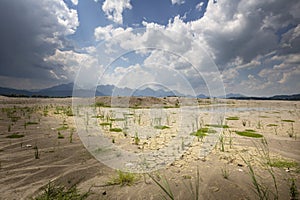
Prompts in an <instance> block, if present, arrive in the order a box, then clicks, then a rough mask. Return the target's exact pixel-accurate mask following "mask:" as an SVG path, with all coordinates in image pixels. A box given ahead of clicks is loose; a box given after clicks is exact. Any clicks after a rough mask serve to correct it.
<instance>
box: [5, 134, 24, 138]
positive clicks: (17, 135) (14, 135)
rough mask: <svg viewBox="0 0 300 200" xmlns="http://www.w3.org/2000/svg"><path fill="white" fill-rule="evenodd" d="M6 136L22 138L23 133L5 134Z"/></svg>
mask: <svg viewBox="0 0 300 200" xmlns="http://www.w3.org/2000/svg"><path fill="white" fill-rule="evenodd" d="M6 137H7V138H22V137H24V135H22V134H18V133H13V134H11V135H8V136H6Z"/></svg>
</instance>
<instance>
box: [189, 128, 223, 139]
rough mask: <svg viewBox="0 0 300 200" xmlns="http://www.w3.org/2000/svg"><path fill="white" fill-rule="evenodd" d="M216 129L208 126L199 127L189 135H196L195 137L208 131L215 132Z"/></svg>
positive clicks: (201, 135)
mask: <svg viewBox="0 0 300 200" xmlns="http://www.w3.org/2000/svg"><path fill="white" fill-rule="evenodd" d="M216 132H217V131H216V130H213V129H209V128H200V129H198V130H197V131H196V132H193V133H191V135H194V136H197V137H204V136H207V134H208V133H216Z"/></svg>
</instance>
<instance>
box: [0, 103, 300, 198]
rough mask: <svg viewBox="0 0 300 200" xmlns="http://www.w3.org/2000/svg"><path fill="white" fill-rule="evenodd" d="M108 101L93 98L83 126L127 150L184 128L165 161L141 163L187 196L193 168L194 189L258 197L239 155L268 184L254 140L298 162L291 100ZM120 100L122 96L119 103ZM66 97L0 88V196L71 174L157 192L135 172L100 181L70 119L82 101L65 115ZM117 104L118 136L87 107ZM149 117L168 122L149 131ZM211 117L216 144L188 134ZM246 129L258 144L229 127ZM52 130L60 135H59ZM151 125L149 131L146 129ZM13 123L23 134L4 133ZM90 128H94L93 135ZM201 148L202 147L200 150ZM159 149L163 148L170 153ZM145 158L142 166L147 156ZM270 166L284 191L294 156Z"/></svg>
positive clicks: (284, 194)
mask: <svg viewBox="0 0 300 200" xmlns="http://www.w3.org/2000/svg"><path fill="white" fill-rule="evenodd" d="M92 102H93V101H92ZM97 102H101V105H102V106H103V105H104V106H105V105H109V104H110V102H112V101H111V99H110V98H109V97H99V98H97ZM124 102H125V103H124ZM114 105H115V106H117V107H118V108H110V107H96V108H95V110H94V112H95V113H91V114H90V115H89V119H90V120H91V121H89V124H88V125H87V128H88V130H93V127H96V128H97V130H101V135H104V136H105V137H107V138H108V141H109V142H111V143H113V144H114V145H117V146H120V147H121V148H122V149H125V150H126V151H128V152H131V153H133V154H134V153H135V154H137V153H145V152H159V150H160V149H163V148H164V147H165V146H167V144H168V143H169V142H171V141H172V138H176V137H177V136H178V135H179V136H180V134H181V132H182V133H185V134H187V135H188V136H189V138H192V139H191V141H189V142H185V141H184V147H183V148H182V151H181V150H178V152H179V153H178V155H176V156H174V158H172V159H170V160H172V161H169V160H167V161H168V163H166V165H162V166H161V167H160V169H159V170H157V171H154V172H153V171H152V172H150V173H151V174H152V175H153V176H154V177H156V178H158V177H161V180H160V182H161V183H163V180H162V179H167V180H168V182H169V184H170V187H171V189H172V191H173V193H174V196H175V199H191V198H192V196H191V192H190V191H189V183H190V182H191V183H192V185H193V186H195V181H196V180H197V170H198V171H199V176H200V186H199V188H200V195H199V198H200V199H258V196H257V194H255V190H254V188H253V185H252V182H251V181H252V180H251V176H250V175H249V168H248V167H247V165H246V163H245V162H244V161H243V159H245V160H246V161H249V162H250V163H251V165H252V166H253V169H254V170H255V173H256V174H257V178H258V180H259V181H261V183H262V184H263V185H264V186H268V187H269V191H270V192H272V191H275V189H274V182H273V179H272V177H271V174H270V173H269V172H268V165H264V163H265V162H266V159H265V158H264V157H263V155H262V151H261V149H264V150H266V149H268V151H267V152H269V155H270V157H271V159H277V160H282V161H293V162H296V163H298V164H299V163H300V140H299V138H300V102H298V101H251V100H247V101H237V100H196V99H184V98H177V97H170V98H121V97H120V98H118V99H117V101H115V100H114ZM120 105H126V106H125V108H120V107H122V106H120ZM71 106H72V99H55V98H51V99H38V98H7V97H0V194H1V195H0V199H30V198H34V197H35V196H37V195H39V194H40V193H41V192H42V188H43V187H44V186H45V185H47V184H48V183H49V181H51V182H53V183H54V184H55V185H61V186H65V187H70V186H72V185H74V184H76V185H77V188H78V189H79V190H80V191H81V192H86V191H88V190H90V195H89V196H88V199H161V195H165V194H164V193H163V191H162V190H161V189H160V188H159V187H158V186H157V185H156V184H155V183H154V182H153V180H151V178H149V176H148V175H146V174H138V175H136V177H138V180H137V181H136V182H135V183H134V184H133V185H131V186H120V185H108V184H107V183H108V182H109V181H110V180H112V177H114V176H116V175H117V172H116V170H115V169H112V168H110V167H109V166H107V165H105V164H103V163H101V162H99V161H98V160H97V159H96V158H95V157H97V154H96V153H95V151H94V152H93V151H92V150H91V146H92V145H91V146H90V147H87V148H86V147H85V146H84V145H86V146H87V144H86V140H84V138H82V134H83V133H82V132H80V131H79V130H80V129H82V127H81V128H80V127H78V121H76V119H77V120H78V117H79V119H85V114H84V113H81V111H82V110H79V111H78V113H76V112H77V111H76V109H75V110H74V111H73V114H74V115H75V116H68V114H67V112H66V110H68V109H71V108H72V107H71ZM197 106H198V107H197ZM224 106H226V112H225V113H222V114H221V115H220V116H221V117H222V116H223V115H224V116H223V118H221V117H220V116H218V117H216V110H217V111H218V109H219V108H224ZM123 107H124V106H123ZM126 107H132V108H126ZM194 107H197V108H194ZM90 108H92V107H90ZM157 108H161V109H158V110H160V112H159V113H162V117H161V120H157V119H155V118H160V115H159V113H155V110H156V109H157ZM93 109H94V108H93ZM122 109H123V110H122ZM197 109H198V110H197ZM161 110H162V111H161ZM212 110H214V112H213V111H212ZM124 112H130V113H131V114H132V115H129V116H132V118H130V119H128V122H127V123H129V125H127V126H128V129H127V136H124V130H123V131H122V132H121V133H112V132H111V131H109V127H105V126H99V124H100V123H101V122H104V121H105V120H106V119H104V118H103V119H102V118H100V117H99V118H96V117H95V118H93V117H92V116H95V114H96V115H103V116H106V115H107V113H114V114H113V117H114V118H117V119H119V118H122V117H123V114H122V113H124ZM69 115H70V114H69ZM182 116H184V117H182ZM228 117H238V120H226V119H224V118H228ZM289 120H292V121H289ZM158 121H160V122H158ZM196 121H197V122H196ZM28 122H30V123H28ZM32 122H35V123H32ZM124 123H125V122H124V120H115V121H113V122H112V126H113V127H118V128H121V129H124V127H125V125H124ZM155 123H161V125H167V126H168V127H169V128H167V129H164V130H157V129H156V130H155V131H151V130H152V129H150V128H151V127H152V128H153V126H154V125H155ZM221 123H223V124H227V125H228V126H229V128H226V129H222V130H219V129H217V131H218V132H220V134H223V138H224V143H223V144H224V149H223V147H222V143H220V140H219V136H220V135H219V134H215V135H212V136H209V137H211V138H210V139H208V138H209V137H204V138H203V140H202V141H201V140H198V138H196V137H191V136H190V135H189V133H190V132H193V131H196V129H197V128H200V127H207V126H206V125H207V124H221ZM24 124H26V125H25V126H24ZM149 127H150V128H149ZM246 129H252V130H254V131H256V132H257V133H259V134H262V135H263V138H264V139H265V141H267V145H265V146H263V143H262V139H261V138H250V137H245V136H239V135H237V134H236V133H235V131H244V130H246ZM153 130H154V129H153ZM58 132H60V134H61V135H63V136H64V138H61V139H59V138H58ZM135 132H138V133H139V139H140V141H139V143H138V144H135V143H134V137H135V134H136V133H135ZM154 132H155V134H156V135H149V134H152V133H154ZM14 133H15V134H19V135H24V137H21V138H8V137H7V136H9V135H12V134H14ZM143 133H144V134H143ZM146 133H147V134H148V135H147V134H146ZM71 134H73V135H72V141H70V135H71ZM89 134H90V135H91V136H89V137H93V132H90V133H89ZM97 134H98V135H99V133H97ZM97 134H95V138H97V137H98V135H97ZM79 136H80V137H81V138H82V139H80V137H79ZM179 136H178V137H179ZM216 136H218V137H216ZM215 140H216V143H214V141H215ZM91 141H92V140H91ZM209 141H211V143H209ZM180 144H181V143H180ZM35 146H37V147H38V152H39V158H38V159H36V158H35V153H36V149H35V148H34V147H35ZM210 147H211V148H210ZM179 148H180V147H179ZM205 149H208V150H207V151H204V150H205ZM165 152H167V151H165ZM201 152H202V153H201ZM167 153H168V152H167ZM160 155H161V154H158V157H156V160H155V159H154V160H152V164H153V163H154V166H155V163H157V162H159V160H162V159H165V157H167V156H161V157H159V156H160ZM164 155H165V154H164ZM166 155H169V156H168V157H170V158H171V157H172V156H170V155H171V153H170V154H166ZM94 156H95V157H94ZM121 157H122V156H121ZM98 159H99V158H98ZM100 160H101V159H100ZM120 163H122V162H121V159H120ZM116 166H118V165H116ZM148 166H151V162H150V164H149V165H148ZM269 169H270V168H269ZM272 170H274V172H273V173H274V176H275V178H276V183H277V186H278V195H279V199H289V198H290V196H289V195H290V193H289V189H290V181H289V180H290V179H291V178H294V179H295V180H296V185H297V186H298V188H300V179H299V177H300V174H299V173H300V172H299V166H298V167H292V168H287V167H283V168H278V167H273V168H272ZM150 171H151V170H150ZM222 171H223V172H222ZM224 171H226V172H228V177H227V178H224V176H225V175H224ZM259 177H260V178H259ZM298 191H299V190H298ZM270 197H272V195H270Z"/></svg>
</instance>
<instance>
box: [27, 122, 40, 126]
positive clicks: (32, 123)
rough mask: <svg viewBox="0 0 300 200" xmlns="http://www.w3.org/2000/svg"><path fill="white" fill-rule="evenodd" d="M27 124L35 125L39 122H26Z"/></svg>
mask: <svg viewBox="0 0 300 200" xmlns="http://www.w3.org/2000/svg"><path fill="white" fill-rule="evenodd" d="M25 124H26V125H34V124H39V123H38V122H26V123H25Z"/></svg>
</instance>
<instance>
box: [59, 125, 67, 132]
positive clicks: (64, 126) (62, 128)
mask: <svg viewBox="0 0 300 200" xmlns="http://www.w3.org/2000/svg"><path fill="white" fill-rule="evenodd" d="M68 128H69V126H67V125H62V126H61V127H58V128H57V129H56V130H57V131H63V130H67V129H68Z"/></svg>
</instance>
